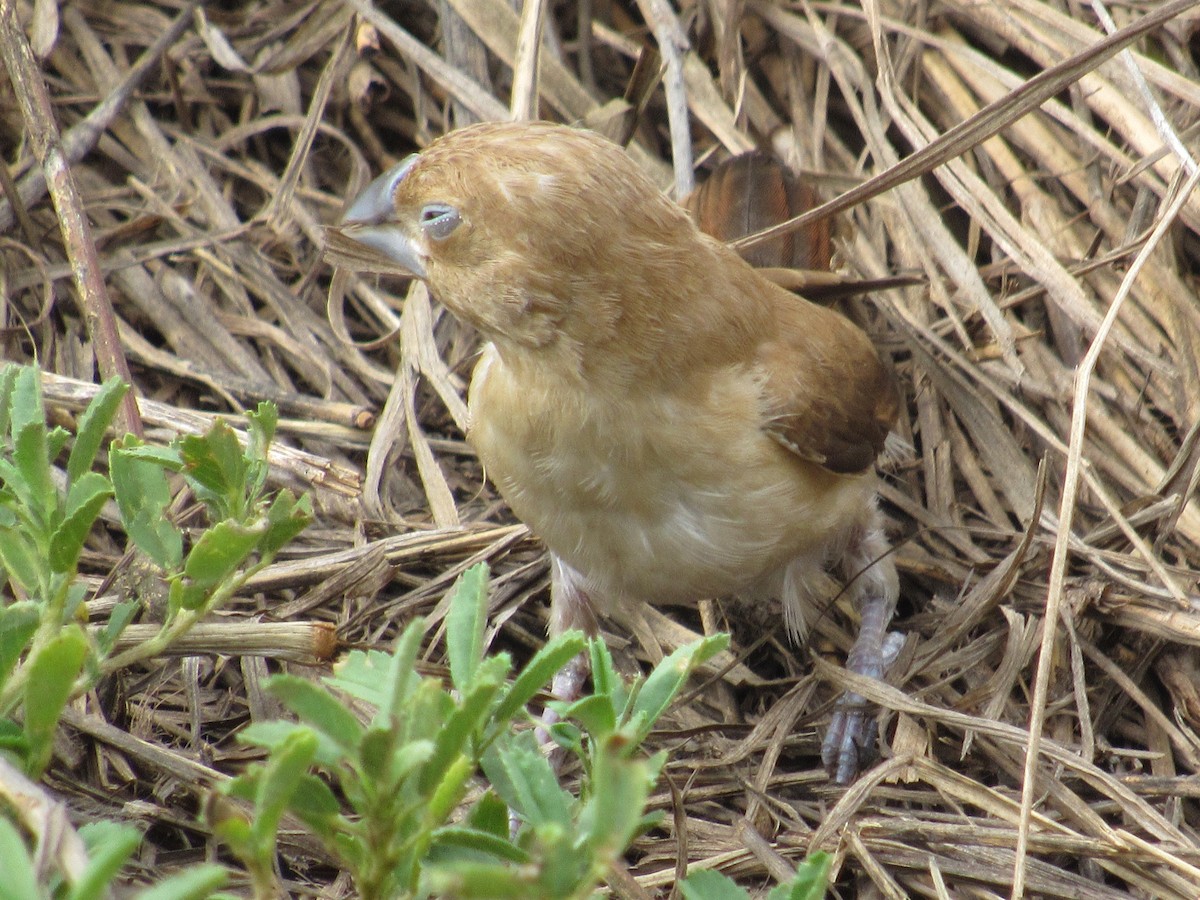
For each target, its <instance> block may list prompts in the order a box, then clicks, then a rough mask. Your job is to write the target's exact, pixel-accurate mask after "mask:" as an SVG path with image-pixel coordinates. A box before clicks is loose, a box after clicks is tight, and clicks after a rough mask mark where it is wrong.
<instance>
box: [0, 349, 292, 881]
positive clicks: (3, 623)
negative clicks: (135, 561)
mask: <svg viewBox="0 0 1200 900" xmlns="http://www.w3.org/2000/svg"><path fill="white" fill-rule="evenodd" d="M125 390H126V387H125V386H124V385H122V384H121V383H120V382H118V381H110V382H108V383H106V384H104V385H103V386H102V387H101V388H100V390H99V391H98V392H97V394H96V396H95V398H94V399H93V400H92V402H91V403H90V404H89V405H88V407H87V409H85V410H84V412H83V413H82V414H81V415H80V417H79V420H78V429H77V431H76V434H75V435H74V441H73V442H71V435H70V434H69V433H68V432H67V431H66V430H65V429H63V428H61V427H54V428H50V427H48V426H47V424H46V411H45V405H44V402H43V398H42V391H41V374H40V372H39V371H38V370H37V369H36V368H34V367H20V368H19V367H16V366H5V367H3V368H0V587H3V586H4V585H5V584H7V586H8V587H9V588H10V590H11V591H12V599H11V600H9V599H7V598H4V599H3V603H2V604H0V754H3V755H4V757H5V759H10V760H12V761H13V762H15V763H16V764H17V765H19V766H20V768H21V769H22V770H23V771H24V773H26V774H28V775H29V776H31V777H33V778H37V777H40V776H41V774H42V773H43V772H44V770H45V768H46V766H47V764H48V763H49V761H50V755H51V751H52V746H53V740H54V734H55V731H56V729H57V727H58V723H59V719H60V718H61V716H62V711H63V707H64V706H65V704H66V703H67V702H68V701H69V700H70V699H71V698H72V697H75V696H78V695H79V694H80V693H82V692H83V691H85V690H88V689H89V688H90V687H92V686H93V685H94V684H95V683H96V681H97V680H98V679H99V678H100V677H101V676H103V675H105V674H107V673H109V672H112V671H114V670H116V669H118V668H120V667H122V666H126V665H129V664H130V663H132V662H135V661H137V660H141V659H147V658H149V657H152V656H155V655H157V654H159V653H161V652H162V651H163V650H164V649H165V648H166V647H167V646H168V645H169V644H170V643H171V642H172V641H173V640H175V639H177V638H178V637H179V636H180V635H181V634H182V633H183V632H185V631H186V630H187V629H188V628H190V627H191V625H192V624H193V623H195V622H196V621H198V620H199V619H201V618H202V617H203V616H205V615H206V614H208V613H209V612H211V611H212V610H214V609H215V608H217V607H219V606H220V605H221V604H222V603H223V602H225V601H226V600H227V599H228V598H229V597H230V596H232V595H233V593H234V592H235V591H237V589H238V588H239V587H240V586H241V585H242V584H244V583H245V581H246V579H247V578H249V577H250V576H251V575H252V574H253V573H254V572H256V571H258V570H259V569H260V568H262V567H263V566H265V565H267V564H269V563H270V561H271V560H272V558H273V557H274V556H275V554H276V553H277V552H278V551H279V549H280V548H281V547H282V546H283V545H284V544H285V543H287V541H289V540H291V539H292V538H293V537H294V536H295V535H296V534H297V533H298V532H299V531H300V530H301V529H303V528H304V527H305V526H306V525H307V524H308V522H309V520H310V518H311V514H310V512H309V505H308V501H307V498H302V499H300V500H297V499H296V498H295V497H293V496H292V494H291V493H290V492H288V491H280V492H279V493H277V494H276V495H275V496H274V497H273V498H267V497H266V496H265V494H264V486H265V482H266V476H267V470H268V466H267V449H268V446H269V444H270V442H271V440H272V438H273V436H274V432H275V425H276V418H277V417H276V412H275V408H274V407H273V406H272V405H271V404H262V405H260V406H259V408H258V409H257V410H256V411H255V412H254V413H251V414H250V415H249V416H248V417H247V423H248V428H247V440H246V447H245V449H243V448H242V447H241V445H240V443H239V441H238V438H237V436H236V434H235V433H234V431H233V429H231V428H230V427H229V426H228V425H227V424H225V423H224V422H223V421H220V420H218V421H217V422H216V423H215V424H214V425H213V426H212V428H210V429H209V431H208V432H207V433H206V434H204V435H202V436H188V437H184V438H182V439H180V440H178V441H176V442H175V443H174V444H172V445H171V446H170V447H150V446H147V445H145V444H143V443H142V442H140V441H138V440H136V439H134V438H132V437H126V438H124V439H122V440H118V441H115V442H114V443H113V446H112V448H111V449H110V453H109V455H108V461H109V467H108V468H109V474H108V475H107V476H106V475H104V474H102V473H101V472H100V471H97V462H98V457H99V454H100V449H101V445H102V444H103V441H104V437H105V434H106V432H107V430H108V428H109V426H110V425H111V423H112V419H113V416H114V414H115V411H116V408H117V405H118V404H119V403H120V402H121V398H122V397H123V396H124V394H125ZM68 443H70V450H69V451H68V452H67V453H66V460H65V464H63V465H61V466H60V465H59V460H60V458H61V457H62V456H63V454H64V451H66V450H67V446H68ZM168 473H178V474H179V475H180V476H182V478H183V481H184V483H186V484H187V486H188V487H189V488H190V489H191V491H192V493H193V495H194V496H195V497H197V498H198V499H199V500H200V501H201V502H202V504H203V505H204V507H205V509H206V511H207V513H208V517H209V521H210V523H211V524H210V527H208V528H207V529H205V530H203V531H202V532H201V533H200V534H199V536H198V537H197V538H196V539H195V540H194V541H193V542H192V544H191V547H190V549H188V550H187V552H186V553H185V551H184V540H183V535H182V533H181V532H180V530H179V528H178V526H177V525H175V524H174V523H173V522H171V521H170V519H169V517H168V516H167V514H166V513H167V506H168V504H169V503H170V500H171V490H170V487H169V485H168V480H167V474H168ZM110 499H114V500H115V501H116V506H117V509H118V510H119V512H120V517H121V524H122V526H123V527H124V529H125V531H126V533H127V535H128V536H129V538H130V541H131V542H132V544H133V546H135V547H136V548H137V549H138V550H139V551H140V552H141V553H143V554H145V557H146V558H148V559H149V560H151V561H152V562H153V563H154V564H156V565H157V566H158V567H159V573H160V575H161V577H162V579H164V580H165V583H166V584H167V585H168V590H167V602H166V604H165V609H164V611H163V620H162V622H161V623H160V628H159V630H158V632H157V634H155V635H154V636H153V637H152V638H151V639H150V640H148V641H146V642H144V643H142V644H140V645H138V646H137V647H134V648H132V649H130V650H127V651H125V652H122V653H119V654H114V653H113V652H112V650H113V647H114V644H115V641H116V638H117V637H118V636H119V635H120V633H121V631H122V630H123V629H124V627H125V625H126V624H128V623H129V621H130V620H131V619H132V618H133V616H134V615H135V614H136V613H137V611H138V610H139V608H140V607H141V602H140V598H129V599H127V600H125V601H123V602H121V603H119V604H118V605H117V607H116V608H115V609H114V610H113V612H112V613H111V615H110V617H109V620H108V622H107V623H106V625H105V626H104V627H102V628H99V629H90V628H88V627H87V624H86V615H85V613H84V607H83V600H84V594H85V585H84V583H83V582H82V581H81V580H80V578H79V561H80V557H81V554H82V552H83V548H84V545H85V542H86V541H87V539H88V537H89V535H90V534H91V533H92V530H93V528H94V527H95V525H96V521H97V519H98V517H99V515H100V513H101V511H102V509H103V508H104V506H105V504H106V503H107V502H108V501H109V500H110ZM18 777H22V776H21V775H20V773H17V772H12V773H9V775H8V777H7V778H6V779H5V780H4V782H3V783H2V784H0V801H4V800H7V801H8V804H7V805H8V807H9V809H10V811H11V812H12V814H13V816H14V819H13V820H10V819H8V818H5V817H4V815H3V807H4V803H3V802H0V859H3V860H4V863H5V871H6V874H7V875H9V876H11V877H7V878H5V879H0V900H2V898H4V897H6V896H12V897H20V898H31V897H41V896H47V897H49V896H53V897H70V898H86V897H99V896H106V895H107V891H108V886H109V884H110V882H111V881H112V880H113V879H114V878H115V877H116V874H117V872H118V870H119V869H120V868H121V866H122V865H123V863H124V861H125V860H126V859H127V858H128V856H129V855H130V854H131V853H132V852H133V850H134V848H135V847H136V846H137V843H138V841H139V840H140V836H139V835H138V832H137V831H136V830H135V829H131V828H129V827H128V826H122V825H118V824H116V823H113V822H100V823H96V824H95V825H94V826H90V827H88V828H85V829H81V830H80V834H81V836H82V837H83V838H84V843H85V845H86V846H85V848H84V849H85V853H84V856H85V859H84V864H83V865H82V866H77V867H75V869H73V870H72V872H71V875H70V877H69V878H68V877H67V876H66V875H65V874H63V873H59V874H57V875H55V874H54V873H53V872H52V871H50V872H47V870H46V867H45V864H44V861H39V862H38V863H37V864H36V865H35V862H34V861H35V860H39V858H40V856H41V854H40V853H39V851H37V850H34V849H30V847H29V846H28V841H27V837H26V835H25V834H24V833H23V831H22V829H21V828H19V827H18V826H17V824H16V820H17V819H18V818H19V817H20V815H21V814H22V812H23V810H22V804H21V803H19V802H16V801H15V800H14V798H13V797H12V796H9V791H8V789H9V787H10V786H11V784H12V783H13V782H14V780H15V779H17V778H18ZM28 790H29V791H36V790H37V788H36V785H32V786H31V787H29V788H28ZM225 877H226V873H225V871H224V869H223V868H221V867H211V866H210V867H200V868H197V869H194V870H189V871H187V872H184V873H182V874H181V875H180V876H179V877H178V878H173V879H169V880H167V881H164V882H162V883H160V884H159V885H157V886H156V887H155V888H154V889H152V890H150V891H148V892H146V893H145V894H144V896H146V897H149V898H151V900H168V898H174V897H179V898H184V897H193V896H194V897H201V896H209V895H210V894H211V891H212V889H213V887H215V886H216V885H218V884H219V883H220V882H222V881H224V879H225Z"/></svg>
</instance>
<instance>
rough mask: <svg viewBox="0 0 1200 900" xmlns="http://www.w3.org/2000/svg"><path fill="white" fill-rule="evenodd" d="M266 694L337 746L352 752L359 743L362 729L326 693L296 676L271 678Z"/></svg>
mask: <svg viewBox="0 0 1200 900" xmlns="http://www.w3.org/2000/svg"><path fill="white" fill-rule="evenodd" d="M267 691H268V692H269V693H270V694H271V695H272V696H274V697H277V698H279V700H280V701H282V702H283V704H284V706H286V707H287V708H288V709H290V710H291V711H292V712H294V713H295V714H296V715H297V716H299V717H300V719H301V720H302V721H304V722H307V723H308V724H309V725H311V726H313V727H314V728H316V729H317V731H319V732H320V733H322V734H323V735H325V736H326V737H328V738H329V739H330V740H332V741H333V742H334V743H336V744H337V745H338V746H340V747H344V748H346V749H347V750H352V749H353V748H354V747H355V746H357V744H358V742H359V741H360V740H362V735H363V727H362V725H360V724H359V722H358V719H356V718H355V717H354V714H353V713H351V712H350V710H348V709H346V707H345V706H343V705H342V703H341V701H339V700H338V699H337V698H336V697H334V696H333V695H332V694H331V693H329V691H327V690H324V689H323V688H320V687H318V686H317V685H315V684H313V683H312V682H310V681H305V680H304V679H303V678H298V677H296V676H295V675H274V676H272V677H271V678H270V679H269V680H268V681H267Z"/></svg>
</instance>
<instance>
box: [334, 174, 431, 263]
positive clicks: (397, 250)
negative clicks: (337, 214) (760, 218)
mask: <svg viewBox="0 0 1200 900" xmlns="http://www.w3.org/2000/svg"><path fill="white" fill-rule="evenodd" d="M416 161H417V157H416V155H415V154H414V155H412V156H408V157H405V159H403V160H402V161H401V162H399V163H397V164H396V165H394V166H392V168H390V169H388V170H387V171H386V172H384V173H383V174H382V175H380V176H379V177H378V178H376V179H375V180H374V181H372V182H371V183H370V184H368V185H367V186H366V187H365V188H364V189H363V192H362V193H361V194H359V195H358V196H357V197H356V198H355V199H354V202H353V203H351V204H350V207H349V209H347V210H346V212H345V214H344V215H343V216H342V222H341V225H342V227H341V232H342V234H343V235H345V236H346V237H348V238H351V239H353V240H355V241H357V242H358V243H360V244H362V245H363V246H366V247H369V248H371V249H372V250H375V251H377V252H379V253H382V254H383V255H384V256H386V257H387V258H388V259H390V260H391V261H392V262H394V263H396V264H397V265H399V266H401V267H402V268H404V269H406V270H408V271H409V272H412V274H413V275H415V276H417V277H418V278H424V277H425V263H424V262H423V261H422V259H421V255H420V254H419V253H418V252H417V249H416V247H414V246H413V243H412V241H411V240H410V239H409V237H408V236H407V235H406V234H405V233H404V231H403V230H402V229H401V228H400V226H399V225H398V223H397V222H396V221H395V220H394V219H393V218H392V215H393V213H394V211H395V206H394V198H395V196H396V186H397V185H399V184H400V182H401V180H403V178H404V176H405V175H407V174H408V170H409V169H411V168H412V166H413V163H415V162H416Z"/></svg>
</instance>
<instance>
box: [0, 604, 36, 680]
mask: <svg viewBox="0 0 1200 900" xmlns="http://www.w3.org/2000/svg"><path fill="white" fill-rule="evenodd" d="M40 620H41V617H40V612H39V609H38V605H37V604H36V603H34V602H32V601H30V600H23V601H21V602H19V603H13V604H11V605H9V606H6V607H3V608H0V687H2V686H3V685H4V683H5V682H6V681H7V680H8V676H9V675H11V674H12V670H13V667H14V666H15V665H16V664H17V660H18V659H20V658H21V654H22V653H24V652H25V648H26V647H27V646H28V644H29V641H30V639H31V638H32V637H33V633H34V632H35V631H37V627H38V623H39V621H40Z"/></svg>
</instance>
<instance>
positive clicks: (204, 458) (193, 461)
mask: <svg viewBox="0 0 1200 900" xmlns="http://www.w3.org/2000/svg"><path fill="white" fill-rule="evenodd" d="M179 448H180V451H181V452H182V454H183V463H184V467H183V475H184V478H186V479H187V482H188V485H189V486H190V487H191V488H192V491H193V493H195V495H196V496H197V497H198V498H200V500H201V501H202V502H204V503H205V504H207V505H209V506H211V507H212V509H211V510H210V513H211V514H212V516H213V518H214V519H229V518H234V519H240V518H241V517H242V516H243V515H244V514H245V491H246V459H245V457H244V456H243V455H242V447H241V444H239V443H238V439H237V434H235V433H234V430H233V429H232V428H230V427H229V424H228V423H227V422H225V420H224V419H217V420H216V421H215V422H213V424H212V427H211V428H209V430H208V432H207V433H206V434H205V435H204V436H203V437H196V436H195V435H188V436H186V437H184V438H183V439H181V440H180V442H179Z"/></svg>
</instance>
